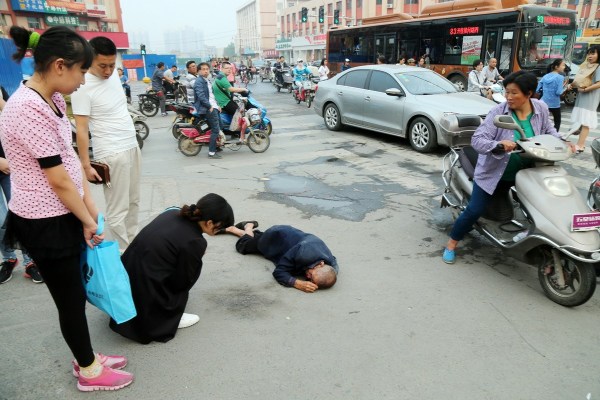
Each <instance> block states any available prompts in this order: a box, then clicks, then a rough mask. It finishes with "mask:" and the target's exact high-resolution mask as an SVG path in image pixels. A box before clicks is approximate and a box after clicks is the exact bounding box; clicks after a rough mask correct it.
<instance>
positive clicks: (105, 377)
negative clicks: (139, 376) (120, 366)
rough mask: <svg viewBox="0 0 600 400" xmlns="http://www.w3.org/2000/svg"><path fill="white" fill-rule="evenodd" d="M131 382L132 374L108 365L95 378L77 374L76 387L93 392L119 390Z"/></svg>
mask: <svg viewBox="0 0 600 400" xmlns="http://www.w3.org/2000/svg"><path fill="white" fill-rule="evenodd" d="M131 382H133V374H130V373H129V372H125V371H119V370H116V369H112V368H109V367H103V368H102V373H100V375H98V376H97V377H95V378H86V377H84V376H83V375H81V374H80V375H79V377H78V378H77V389H79V390H81V391H82V392H93V391H94V390H119V389H122V388H124V387H125V386H127V385H129V384H130V383H131Z"/></svg>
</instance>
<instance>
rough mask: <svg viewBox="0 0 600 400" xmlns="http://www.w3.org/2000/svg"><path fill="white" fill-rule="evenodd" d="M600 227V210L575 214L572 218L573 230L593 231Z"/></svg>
mask: <svg viewBox="0 0 600 400" xmlns="http://www.w3.org/2000/svg"><path fill="white" fill-rule="evenodd" d="M598 228H600V212H591V213H585V214H573V219H572V220H571V231H572V232H580V231H593V230H594V229H598Z"/></svg>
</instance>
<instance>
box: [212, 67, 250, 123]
mask: <svg viewBox="0 0 600 400" xmlns="http://www.w3.org/2000/svg"><path fill="white" fill-rule="evenodd" d="M230 73H231V64H230V63H229V62H228V61H223V63H221V73H220V74H219V75H217V78H216V79H215V81H214V83H213V93H214V95H215V99H216V100H217V104H218V106H219V107H221V110H222V112H224V113H226V114H229V115H231V116H233V115H234V114H235V112H236V111H237V109H238V106H237V104H236V103H235V101H233V98H232V96H231V93H242V94H244V93H248V89H246V88H239V87H234V86H232V85H231V84H230V83H229V81H228V80H227V76H228V75H229V74H230Z"/></svg>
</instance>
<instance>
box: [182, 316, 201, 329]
mask: <svg viewBox="0 0 600 400" xmlns="http://www.w3.org/2000/svg"><path fill="white" fill-rule="evenodd" d="M198 321H200V317H199V316H197V315H196V314H188V313H183V315H182V316H181V320H180V321H179V326H178V327H177V329H182V328H188V327H190V326H192V325H194V324H195V323H196V322H198Z"/></svg>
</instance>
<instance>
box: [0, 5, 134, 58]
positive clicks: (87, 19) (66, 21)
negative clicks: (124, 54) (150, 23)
mask: <svg viewBox="0 0 600 400" xmlns="http://www.w3.org/2000/svg"><path fill="white" fill-rule="evenodd" d="M12 25H18V26H22V27H25V28H28V29H33V30H36V31H38V32H43V31H45V30H46V29H48V28H50V27H52V26H57V25H64V26H69V27H71V28H73V29H74V30H76V31H77V32H78V33H79V34H81V36H83V37H84V38H86V39H88V40H89V39H92V38H94V37H96V36H106V37H108V38H109V39H111V40H112V41H113V42H115V44H116V45H117V49H119V50H121V51H123V50H127V49H128V48H129V38H128V35H127V33H126V32H124V30H123V19H122V16H121V4H120V0H85V1H67V0H0V26H1V27H9V26H12ZM4 30H6V32H4V33H1V32H0V34H3V35H6V34H7V32H8V30H7V29H4Z"/></svg>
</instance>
